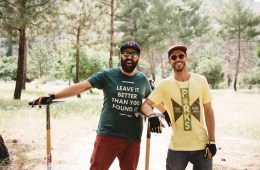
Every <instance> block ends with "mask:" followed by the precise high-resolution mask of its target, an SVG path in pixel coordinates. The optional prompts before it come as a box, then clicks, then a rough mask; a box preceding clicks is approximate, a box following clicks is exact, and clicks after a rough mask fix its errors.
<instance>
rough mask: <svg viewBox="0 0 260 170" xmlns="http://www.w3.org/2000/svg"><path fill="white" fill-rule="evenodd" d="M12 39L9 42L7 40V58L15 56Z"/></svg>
mask: <svg viewBox="0 0 260 170" xmlns="http://www.w3.org/2000/svg"><path fill="white" fill-rule="evenodd" d="M11 39H12V38H10V39H9V40H7V51H6V56H7V57H9V56H13V42H12V40H11Z"/></svg>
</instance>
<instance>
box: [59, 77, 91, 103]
mask: <svg viewBox="0 0 260 170" xmlns="http://www.w3.org/2000/svg"><path fill="white" fill-rule="evenodd" d="M90 88H92V86H91V84H90V83H89V82H88V81H84V82H81V83H77V84H74V85H71V86H69V87H67V88H65V89H63V90H61V91H59V92H57V93H54V95H55V99H62V98H67V97H72V96H75V95H78V94H80V93H82V92H84V91H86V90H88V89H90Z"/></svg>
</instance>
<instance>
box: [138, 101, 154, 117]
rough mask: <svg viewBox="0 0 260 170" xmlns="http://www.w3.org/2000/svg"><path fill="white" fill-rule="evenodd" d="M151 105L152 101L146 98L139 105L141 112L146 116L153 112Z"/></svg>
mask: <svg viewBox="0 0 260 170" xmlns="http://www.w3.org/2000/svg"><path fill="white" fill-rule="evenodd" d="M152 105H153V102H152V101H151V100H149V99H146V100H145V102H144V103H143V104H142V105H141V112H142V113H143V114H144V115H146V116H149V115H151V114H153V108H152Z"/></svg>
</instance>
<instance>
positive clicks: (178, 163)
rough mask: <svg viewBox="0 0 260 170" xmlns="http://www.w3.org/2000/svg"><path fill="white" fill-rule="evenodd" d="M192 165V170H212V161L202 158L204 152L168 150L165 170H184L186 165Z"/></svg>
mask: <svg viewBox="0 0 260 170" xmlns="http://www.w3.org/2000/svg"><path fill="white" fill-rule="evenodd" d="M189 162H190V163H192V164H193V170H212V159H209V160H207V159H205V158H204V150H199V151H173V150H170V149H169V150H168V154H167V159H166V170H185V168H186V167H187V165H188V163H189Z"/></svg>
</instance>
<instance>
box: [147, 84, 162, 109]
mask: <svg viewBox="0 0 260 170" xmlns="http://www.w3.org/2000/svg"><path fill="white" fill-rule="evenodd" d="M162 87H163V84H162V83H159V84H158V85H157V86H156V87H155V89H154V90H153V91H152V92H151V94H150V95H149V96H148V99H150V100H151V101H152V102H154V104H155V105H157V104H159V103H161V102H162V96H163V88H162Z"/></svg>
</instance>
